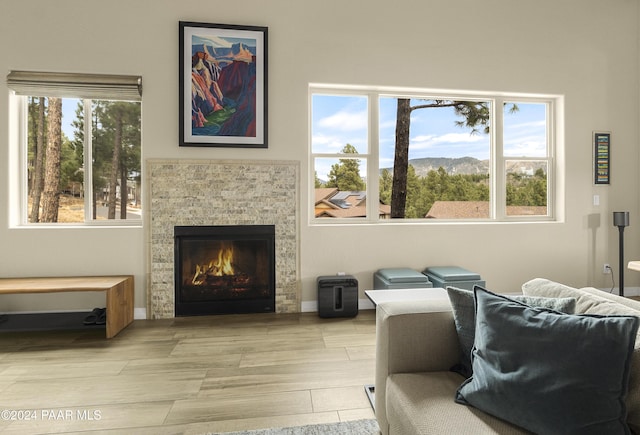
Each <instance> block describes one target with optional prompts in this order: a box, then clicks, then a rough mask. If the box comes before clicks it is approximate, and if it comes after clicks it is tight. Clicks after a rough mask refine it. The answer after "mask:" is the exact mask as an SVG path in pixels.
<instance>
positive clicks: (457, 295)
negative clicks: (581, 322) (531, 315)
mask: <svg viewBox="0 0 640 435" xmlns="http://www.w3.org/2000/svg"><path fill="white" fill-rule="evenodd" d="M476 287H479V288H482V287H480V286H476ZM447 294H448V295H449V300H450V301H451V307H452V308H453V319H454V321H455V324H456V332H457V333H458V341H459V342H460V350H461V353H462V355H461V356H460V362H459V363H458V364H456V365H455V366H453V367H451V370H452V371H454V372H456V373H460V374H461V375H462V376H464V377H465V378H468V377H469V376H471V374H472V371H471V349H472V348H473V340H474V338H475V335H476V309H475V302H474V295H473V291H471V290H466V289H461V288H457V287H447ZM510 298H512V299H514V300H517V301H520V302H523V303H525V304H528V305H531V306H535V307H542V308H549V309H552V310H556V311H560V312H562V313H566V314H573V313H575V310H576V299H575V298H545V297H538V296H522V295H514V296H510Z"/></svg>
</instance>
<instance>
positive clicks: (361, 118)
mask: <svg viewBox="0 0 640 435" xmlns="http://www.w3.org/2000/svg"><path fill="white" fill-rule="evenodd" d="M318 125H319V126H320V127H323V128H332V129H335V130H340V131H353V130H361V129H366V128H367V112H366V111H362V112H345V111H341V112H338V113H336V114H334V115H331V116H328V117H326V118H323V119H321V120H319V121H318Z"/></svg>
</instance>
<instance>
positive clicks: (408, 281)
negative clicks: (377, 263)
mask: <svg viewBox="0 0 640 435" xmlns="http://www.w3.org/2000/svg"><path fill="white" fill-rule="evenodd" d="M432 287H433V284H431V282H430V281H429V278H427V277H426V276H425V275H424V274H422V273H420V272H418V271H417V270H413V269H408V268H389V269H379V270H378V271H377V272H376V273H374V274H373V288H374V290H383V289H387V290H388V289H401V288H432Z"/></svg>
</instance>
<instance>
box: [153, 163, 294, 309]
mask: <svg viewBox="0 0 640 435" xmlns="http://www.w3.org/2000/svg"><path fill="white" fill-rule="evenodd" d="M299 172H300V171H299V163H298V162H293V161H269V160H182V159H177V160H156V159H151V160H147V161H146V172H145V173H146V189H147V190H146V191H147V196H146V198H147V202H146V204H147V206H146V210H147V213H146V222H145V223H146V228H147V243H148V276H147V318H151V319H162V318H171V317H174V316H175V312H174V300H175V295H174V265H173V263H174V239H173V228H174V227H175V226H180V225H275V228H276V249H275V250H276V313H292V312H299V311H300V305H301V301H300V284H299V283H300V279H299V270H300V267H299V254H298V252H299V245H300V244H299V241H298V234H299V231H298V221H299V213H298V203H299V201H298V190H299V185H300V183H299Z"/></svg>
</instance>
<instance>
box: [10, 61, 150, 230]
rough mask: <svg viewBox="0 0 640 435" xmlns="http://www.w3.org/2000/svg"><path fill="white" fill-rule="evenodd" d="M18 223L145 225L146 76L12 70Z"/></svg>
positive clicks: (15, 219) (13, 139)
mask: <svg viewBox="0 0 640 435" xmlns="http://www.w3.org/2000/svg"><path fill="white" fill-rule="evenodd" d="M7 82H8V85H9V88H10V89H12V90H13V91H14V93H13V95H12V96H11V98H12V108H15V110H16V111H17V112H18V115H17V116H16V117H15V118H16V120H15V121H16V122H14V123H13V124H12V127H14V128H15V129H16V130H17V132H16V133H15V134H12V136H11V138H12V142H15V143H14V144H15V145H16V148H19V152H18V153H17V155H18V156H19V157H18V159H17V161H18V162H19V163H18V165H19V167H20V170H18V171H14V173H15V179H16V180H15V183H14V185H15V186H16V187H17V188H16V189H12V190H15V191H17V192H19V193H17V194H16V193H15V192H14V195H13V197H14V198H15V199H16V202H17V203H18V207H17V210H19V214H18V215H17V216H14V219H13V221H14V223H16V222H17V223H18V224H20V225H26V224H34V225H35V224H76V225H77V224H83V225H84V224H92V225H100V224H102V225H104V224H109V225H114V224H118V225H123V224H124V225H141V224H142V207H141V201H140V200H141V128H140V127H141V116H140V115H141V114H140V109H141V108H140V89H141V88H140V78H138V77H123V76H97V75H75V74H47V73H44V74H41V73H25V72H12V73H11V74H9V76H8V77H7Z"/></svg>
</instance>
